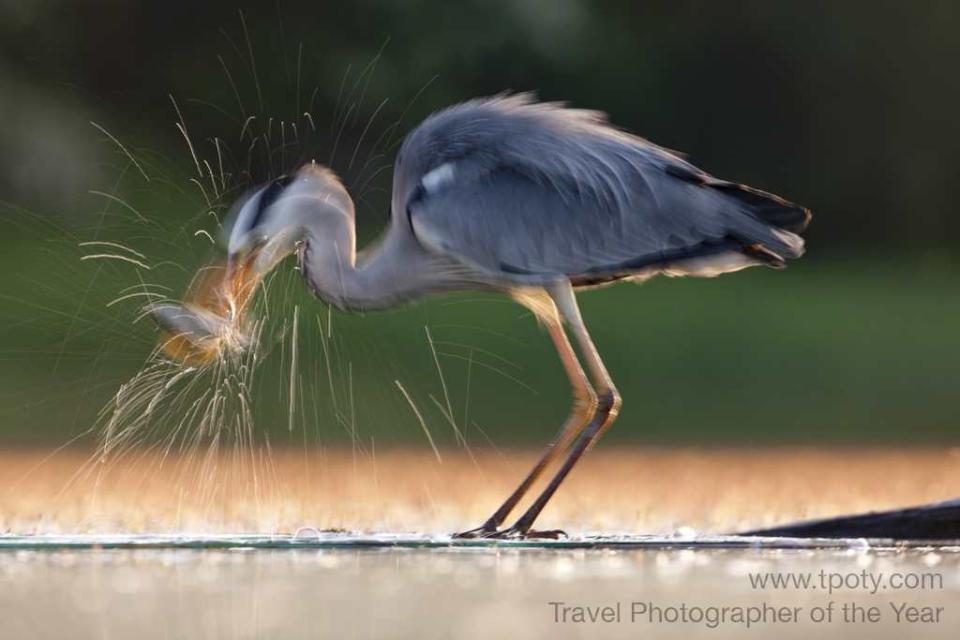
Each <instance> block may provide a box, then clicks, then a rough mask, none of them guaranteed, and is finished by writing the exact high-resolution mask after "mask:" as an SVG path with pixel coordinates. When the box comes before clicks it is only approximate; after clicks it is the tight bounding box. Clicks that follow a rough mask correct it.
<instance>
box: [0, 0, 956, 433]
mask: <svg viewBox="0 0 960 640" xmlns="http://www.w3.org/2000/svg"><path fill="white" fill-rule="evenodd" d="M958 34H960V8H958V6H957V4H956V3H953V2H946V1H944V2H932V1H922V2H916V3H893V2H890V3H888V2H871V3H866V2H845V3H818V2H763V1H760V0H757V1H751V2H737V3H732V2H643V3H640V2H633V1H629V0H620V1H613V0H611V1H606V2H599V1H597V2H589V1H587V0H549V1H548V0H525V1H524V0H520V1H516V2H507V1H488V2H479V1H467V2H455V3H449V2H427V1H413V0H411V1H408V2H396V1H387V0H363V1H358V2H339V3H327V2H318V1H311V2H293V1H292V0H279V1H274V0H268V1H264V2H259V3H245V2H239V3H238V2H221V1H219V0H211V1H209V2H203V3H168V2H130V1H123V0H101V1H93V0H21V1H18V2H14V1H12V0H10V1H4V2H0V200H2V201H3V203H2V204H0V214H2V218H3V221H4V228H3V233H2V234H0V249H2V250H0V265H2V267H3V269H4V273H5V274H6V277H5V278H4V280H3V283H2V285H0V322H2V324H0V441H2V442H3V443H7V444H15V443H48V444H51V445H53V444H59V443H64V442H67V441H68V440H70V439H71V438H73V437H77V436H79V437H80V439H81V441H82V440H83V439H84V438H86V439H90V438H93V437H94V436H93V435H92V434H90V433H89V431H90V429H91V427H92V426H93V425H94V424H95V422H96V419H97V414H98V412H100V411H101V409H102V408H103V407H105V406H106V407H108V409H109V406H110V401H111V398H112V397H113V395H114V394H115V393H116V391H117V389H118V388H119V387H120V385H121V384H123V383H124V382H125V381H126V380H128V379H129V378H130V377H131V376H132V375H134V374H135V373H136V372H137V371H138V370H139V369H140V368H141V367H142V365H143V363H144V361H145V360H146V358H147V357H148V355H149V353H150V350H151V348H152V347H153V345H154V343H155V340H156V332H155V330H154V328H153V327H152V326H151V325H150V322H149V321H148V320H139V321H136V322H135V320H137V317H138V315H139V306H140V305H141V304H142V303H143V302H144V298H142V297H140V298H137V297H134V298H128V299H125V300H121V301H119V302H115V303H114V302H113V301H114V300H116V299H117V298H119V297H121V296H123V295H125V294H126V293H131V292H133V293H136V292H138V291H141V290H142V289H138V288H136V287H137V285H140V286H142V285H143V284H144V283H146V284H150V285H153V284H158V285H162V286H166V287H169V288H170V290H169V294H170V295H171V296H174V297H176V296H178V295H180V294H181V293H182V292H183V290H184V288H185V286H186V284H187V283H188V282H189V280H190V278H191V276H192V274H193V273H194V271H195V270H196V269H197V268H199V267H201V266H203V265H204V264H206V263H208V262H209V261H210V260H212V259H215V257H216V256H217V255H218V253H217V249H216V248H215V247H214V246H213V244H212V243H211V241H210V239H209V238H208V237H207V235H206V234H207V233H208V234H210V236H213V237H216V236H217V233H218V229H217V225H218V220H221V219H222V218H223V217H224V215H225V213H226V211H227V209H228V208H229V205H230V203H231V202H232V201H233V200H234V199H235V198H236V197H238V196H239V195H240V194H241V193H243V191H244V190H245V189H246V188H248V187H249V186H250V185H252V184H256V183H258V182H261V181H263V180H265V179H267V178H269V177H271V176H275V175H278V174H280V173H282V172H284V171H287V170H290V169H291V168H293V167H295V166H296V165H297V164H298V163H300V162H303V161H306V160H310V159H316V160H317V161H319V162H322V163H325V164H330V165H331V166H332V167H333V168H334V169H335V170H336V171H338V172H339V173H340V174H341V175H342V176H343V177H344V180H345V182H346V184H347V185H348V187H349V189H350V190H351V192H352V193H353V195H354V198H355V199H356V200H357V203H358V217H359V220H358V224H359V226H360V232H361V236H362V238H363V239H364V240H366V239H370V238H372V237H374V236H375V234H376V233H377V231H378V230H379V228H380V227H381V226H382V225H383V224H384V222H385V221H386V220H387V217H388V214H389V190H390V182H389V181H390V173H391V172H390V168H389V167H390V161H391V159H392V155H393V153H394V152H395V150H396V144H397V142H398V141H399V140H400V139H401V138H402V135H403V134H404V132H406V131H408V130H409V129H410V128H412V127H413V126H415V124H416V123H417V122H419V121H420V120H421V119H422V118H423V117H424V116H425V115H426V114H428V113H430V112H432V111H434V110H436V109H438V108H442V107H444V106H447V105H449V104H452V103H454V102H458V101H461V100H464V99H467V98H471V97H474V96H478V95H487V94H491V93H496V92H500V91H503V90H508V89H511V90H535V91H537V92H538V94H539V95H540V96H541V97H542V98H544V99H549V100H567V101H570V102H571V103H573V104H574V105H576V106H579V107H587V108H594V109H600V110H603V111H606V112H608V113H609V114H610V117H611V119H612V120H613V122H614V123H616V124H617V125H619V126H621V127H624V128H626V129H628V130H630V131H633V132H636V133H638V134H640V135H643V136H645V137H648V138H650V139H651V140H653V141H655V142H657V143H659V144H661V145H664V146H667V147H669V148H673V149H678V150H681V151H684V152H686V153H688V154H690V156H691V159H692V160H693V161H694V162H695V163H696V164H698V165H700V166H701V167H703V168H704V169H706V170H708V171H710V172H712V173H715V174H717V175H720V176H722V177H725V178H728V179H732V180H738V181H742V182H745V183H747V184H750V185H753V186H756V187H759V188H763V189H767V190H770V191H773V192H775V193H778V194H781V195H783V196H785V197H787V198H789V199H791V200H794V201H796V202H800V203H803V204H805V205H807V206H809V207H810V208H811V209H812V210H813V211H814V215H815V218H814V224H813V225H812V227H811V229H810V232H809V234H808V247H809V252H808V255H807V256H806V257H805V258H804V259H803V260H801V261H799V262H797V263H794V264H792V265H791V266H790V268H789V269H787V270H786V271H783V272H774V271H771V270H764V269H754V270H750V271H747V272H744V273H739V274H733V275H728V276H724V277H722V278H719V279H717V280H666V279H658V280H655V281H652V282H649V283H647V284H645V285H642V286H635V285H622V286H618V287H615V288H612V289H605V290H602V291H596V292H589V293H585V294H583V295H582V296H581V303H582V307H583V312H584V315H585V317H586V320H587V323H588V325H589V326H590V327H591V329H592V332H593V334H594V336H595V340H596V342H597V344H598V346H599V348H600V350H601V352H602V353H603V354H604V356H605V357H606V359H607V361H608V364H609V368H610V370H611V372H612V374H613V376H614V378H615V379H616V380H617V381H618V383H619V386H620V389H621V391H622V393H623V396H624V399H625V404H624V409H623V411H622V414H621V419H620V421H619V423H618V426H617V427H616V428H615V429H613V430H612V431H611V435H610V438H611V440H620V441H642V442H666V443H670V442H683V443H707V444H710V443H736V444H743V443H771V442H773V443H779V442H789V443H811V444H812V443H821V442H902V443H917V442H944V441H950V442H956V441H957V440H958V437H957V433H958V428H957V427H958V424H957V418H956V416H957V402H956V399H957V389H958V388H960V364H958V362H960V358H958V355H960V338H958V335H957V328H958V325H960V296H958V289H960V287H958V285H960V263H958V261H957V259H956V258H957V255H958V254H957V252H958V249H960V216H958V215H957V212H956V209H955V208H956V204H955V203H956V202H957V201H958V195H960V194H958V190H960V180H958V177H960V176H958V175H957V174H958V171H960V169H958V166H960V165H958V163H957V158H958V157H960V135H958V126H960V125H958V119H957V116H956V114H957V113H958V112H960V75H958V74H957V73H956V63H957V61H958V60H960V38H958ZM184 131H186V133H187V134H188V137H189V140H190V146H188V145H187V143H186V139H185V136H184V134H183V132H184ZM91 241H94V242H113V243H119V244H122V245H123V246H125V247H128V248H129V249H132V250H134V251H136V252H137V253H138V254H141V256H142V257H139V256H137V255H136V254H133V253H130V252H129V251H128V250H126V249H116V250H115V248H113V247H111V246H110V245H84V244H83V243H88V242H91ZM99 253H121V254H123V255H126V256H129V257H134V258H136V259H137V260H138V261H140V262H142V263H143V264H144V265H146V266H148V267H150V268H149V269H147V268H144V267H138V266H136V265H134V264H132V263H130V262H125V261H121V260H116V259H109V258H108V259H97V258H87V259H83V258H84V256H90V255H94V254H99ZM292 267H293V264H292V262H289V263H287V264H285V265H284V269H283V270H282V272H281V273H280V274H279V275H278V276H277V278H276V280H275V281H274V282H273V283H272V285H271V287H270V292H269V294H268V296H269V300H268V302H269V304H268V308H269V309H270V314H271V320H270V324H269V327H270V329H269V332H268V336H267V338H265V342H266V343H268V344H267V346H268V347H270V349H268V350H269V351H270V352H269V353H268V354H266V355H265V358H264V361H263V363H262V366H261V368H260V369H259V371H258V373H257V378H256V394H255V398H256V402H255V407H254V411H255V414H256V417H257V430H258V433H260V434H261V435H262V436H264V437H266V436H269V437H270V439H271V442H273V443H277V442H294V443H300V442H304V441H308V440H309V441H310V442H313V441H318V442H321V443H336V442H341V441H348V442H349V441H351V440H352V441H353V442H354V445H355V446H364V447H370V448H375V447H376V446H380V445H381V444H386V445H390V444H400V443H410V444H414V445H418V446H420V445H423V446H426V441H425V437H424V434H423V431H422V429H421V427H420V425H419V423H418V420H417V417H416V416H415V414H414V412H413V410H412V409H411V406H410V404H409V403H408V401H407V399H406V398H404V396H403V395H402V393H401V392H400V391H399V388H398V386H397V385H396V382H395V381H397V380H399V381H401V384H402V385H403V387H404V388H405V389H406V390H407V391H408V392H409V394H410V399H411V401H412V402H413V403H414V404H415V405H416V406H417V408H418V410H419V411H420V413H421V414H422V416H423V418H424V421H425V423H426V425H427V427H428V428H429V429H430V431H431V432H432V434H433V436H434V438H435V439H436V440H437V441H438V444H442V445H453V444H454V443H455V442H456V436H455V433H454V427H453V425H451V422H453V423H454V424H455V425H456V428H457V429H460V430H461V431H463V433H464V434H465V437H466V439H467V441H468V442H469V443H476V444H486V443H488V441H490V442H493V443H496V445H498V446H509V445H510V444H513V443H517V444H531V445H532V444H538V443H541V442H543V441H544V440H545V439H546V438H547V437H549V435H551V434H552V433H553V431H554V430H555V428H556V427H557V425H558V424H559V422H560V421H561V420H562V418H563V416H564V415H565V412H566V409H567V403H568V400H567V390H566V382H565V379H564V376H563V373H562V370H561V368H560V367H559V364H558V363H557V362H556V357H555V355H554V354H553V352H552V349H551V346H550V342H549V340H548V338H547V337H546V335H545V333H544V332H543V331H542V330H540V329H539V328H538V327H537V326H536V323H535V321H534V320H533V318H532V317H530V315H529V314H527V313H525V311H524V310H523V309H522V308H520V307H518V306H516V305H514V304H513V303H510V302H508V301H506V300H503V299H498V298H494V297H489V296H477V295H472V294H467V295H459V296H450V297H444V298H439V299H435V300H431V301H428V302H426V303H421V304H418V305H415V306H411V307H409V308H405V309H400V310H396V311H392V312H387V313H377V314H369V315H364V316H350V315H346V314H341V313H338V312H333V313H332V314H330V315H329V320H328V314H327V309H326V308H325V307H324V306H323V305H322V304H321V303H320V302H318V301H316V300H313V299H311V298H310V297H309V296H308V295H307V294H306V293H305V292H304V290H303V287H301V286H300V285H299V283H298V280H297V277H296V274H295V273H293V271H292ZM131 287H133V288H131ZM111 303H112V304H111ZM108 305H109V306H108ZM294 315H296V316H297V320H298V321H297V327H298V331H297V335H296V338H295V339H294V337H293V334H292V331H293V329H292V327H293V320H292V319H293V317H294ZM328 321H329V322H331V323H332V330H330V335H331V339H330V341H329V343H325V342H324V341H323V340H321V337H322V335H321V331H324V332H326V331H327V330H328V326H327V325H328ZM321 326H322V327H323V328H322V329H321ZM428 333H429V338H428ZM431 340H432V342H433V347H431ZM325 344H326V347H327V350H326V354H327V357H324V356H323V355H322V354H323V353H324V345H325ZM294 345H296V348H297V350H298V356H297V357H298V364H297V369H296V371H295V373H294V375H293V376H292V377H293V378H294V379H295V380H294V386H295V387H296V389H297V391H296V392H295V394H294V398H293V401H292V402H291V399H290V393H291V391H290V389H291V374H290V371H291V366H290V364H291V363H290V360H291V353H292V351H293V349H294ZM434 350H435V351H436V358H435V357H434ZM328 363H329V365H330V366H329V373H328V366H327V365H328ZM438 364H439V369H440V371H438V366H437V365H438ZM441 372H442V379H441ZM447 414H449V415H447ZM451 418H452V420H451ZM161 426H162V425H161ZM84 434H87V435H84ZM357 443H359V445H358V444H357Z"/></svg>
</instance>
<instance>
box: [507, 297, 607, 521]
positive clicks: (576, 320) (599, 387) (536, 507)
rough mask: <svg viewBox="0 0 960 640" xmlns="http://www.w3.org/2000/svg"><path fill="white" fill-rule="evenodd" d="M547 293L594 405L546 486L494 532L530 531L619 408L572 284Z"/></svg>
mask: <svg viewBox="0 0 960 640" xmlns="http://www.w3.org/2000/svg"><path fill="white" fill-rule="evenodd" d="M550 295H551V297H553V299H554V301H555V303H556V306H557V308H558V309H559V311H560V315H561V316H562V317H563V319H564V320H565V321H566V322H567V324H568V325H569V327H570V330H571V331H572V333H573V335H574V338H575V339H576V340H577V344H578V346H579V347H580V353H581V355H582V357H583V359H584V361H585V363H586V365H587V369H588V370H589V371H590V377H591V378H592V380H593V384H594V388H595V389H596V393H597V409H596V412H595V413H594V415H593V419H592V420H591V421H590V423H589V424H588V425H587V426H586V428H585V429H583V431H582V432H581V434H580V437H579V438H578V439H577V442H576V444H574V446H573V448H572V449H571V451H570V453H569V454H568V455H567V459H566V460H565V461H564V463H563V466H562V467H560V470H559V471H557V474H556V475H555V476H554V477H553V479H552V480H551V481H550V484H548V485H547V487H546V489H544V490H543V493H541V494H540V496H539V497H538V498H537V499H536V500H535V501H534V503H533V504H532V505H530V508H529V509H527V511H526V512H525V513H524V514H523V515H522V516H520V519H519V520H517V522H516V523H515V524H514V525H513V526H512V527H510V528H509V529H506V530H504V531H502V532H499V534H498V535H503V536H510V535H520V536H526V535H528V534H529V533H530V527H531V526H532V525H533V522H534V520H536V519H537V516H539V515H540V512H541V511H543V508H544V507H545V506H546V505H547V502H549V501H550V498H552V497H553V494H554V493H556V491H557V489H558V488H559V487H560V484H561V483H562V482H563V480H564V478H566V477H567V474H569V473H570V470H571V469H573V467H574V465H576V464H577V461H578V460H579V459H580V457H581V456H582V455H583V454H584V452H585V451H587V450H588V449H589V448H590V447H591V446H592V445H593V443H594V442H596V440H597V439H598V438H599V437H600V436H601V435H602V434H603V433H604V432H605V431H606V430H607V429H608V428H609V427H610V425H611V424H612V423H613V421H614V420H615V419H616V417H617V413H618V412H619V410H620V394H619V393H618V392H617V389H616V387H615V386H614V384H613V380H612V379H611V378H610V374H609V373H608V372H607V368H606V366H605V365H604V364H603V360H602V359H601V358H600V354H599V352H597V348H596V346H594V344H593V340H592V339H591V338H590V333H589V332H588V331H587V327H586V325H585V324H584V323H583V318H582V317H581V315H580V308H579V307H578V306H577V299H576V296H575V295H574V293H573V287H572V286H571V285H570V283H568V282H566V283H563V284H562V285H557V286H555V287H552V288H551V289H550Z"/></svg>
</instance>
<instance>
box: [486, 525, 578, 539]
mask: <svg viewBox="0 0 960 640" xmlns="http://www.w3.org/2000/svg"><path fill="white" fill-rule="evenodd" d="M481 537H483V538H489V539H492V540H559V539H560V538H566V537H568V536H567V532H566V531H563V530H561V529H550V530H548V531H537V530H534V529H522V528H520V527H517V526H516V525H514V526H512V527H507V528H506V529H501V530H500V531H491V532H490V533H487V534H485V535H483V536H481Z"/></svg>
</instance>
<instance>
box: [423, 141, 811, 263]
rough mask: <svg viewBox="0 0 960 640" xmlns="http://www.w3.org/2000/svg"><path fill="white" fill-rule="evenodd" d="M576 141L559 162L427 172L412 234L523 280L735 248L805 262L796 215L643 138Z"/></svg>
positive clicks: (459, 165)
mask: <svg viewBox="0 0 960 640" xmlns="http://www.w3.org/2000/svg"><path fill="white" fill-rule="evenodd" d="M575 142H576V144H577V146H576V147H575V148H572V149H566V150H563V151H564V153H565V155H563V156H558V157H555V158H552V159H544V158H534V159H533V160H530V159H529V158H527V157H524V156H521V155H520V154H513V155H512V156H511V155H509V154H504V156H503V157H502V158H501V159H499V160H498V161H497V162H496V163H491V162H490V160H489V158H484V159H482V161H475V160H473V159H471V158H463V159H460V160H457V161H455V162H452V163H450V164H448V165H444V166H442V167H440V168H438V169H435V170H434V171H431V172H430V174H428V175H427V176H425V177H424V179H423V184H422V188H421V189H419V190H418V191H417V192H416V194H415V196H414V197H413V198H412V199H411V201H410V202H408V203H407V213H408V216H409V218H410V223H411V225H412V227H413V229H414V232H415V233H416V234H417V237H418V238H420V240H421V241H422V242H423V243H425V244H426V245H428V246H429V247H430V248H432V249H433V250H435V251H439V252H442V253H445V254H447V255H450V256H452V257H455V258H457V259H458V260H461V261H464V262H467V263H469V264H471V265H473V266H475V267H478V268H481V269H483V270H485V271H488V272H498V273H506V274H516V275H518V276H542V277H551V276H567V277H588V276H591V275H603V274H626V273H630V272H634V271H640V270H643V269H645V268H649V267H650V266H651V265H653V266H657V265H659V266H669V265H670V264H671V263H674V262H677V261H681V260H689V259H692V258H697V257H701V256H710V255H716V254H729V252H730V251H731V250H732V251H741V252H744V253H747V254H748V255H753V254H756V255H757V256H758V257H759V259H760V261H770V262H780V263H782V261H783V258H787V257H796V256H797V255H799V254H800V253H802V240H801V239H800V238H799V237H798V236H796V235H794V234H793V233H792V232H791V229H792V228H797V227H798V225H799V226H801V227H802V226H804V225H805V224H806V217H807V216H808V215H809V214H808V213H807V212H806V210H804V209H802V208H801V207H797V206H796V205H792V204H790V203H787V202H784V201H783V200H780V199H779V198H777V197H776V196H772V195H770V194H766V193H763V192H760V191H756V190H753V189H749V188H747V187H743V186H741V185H736V184H733V183H728V182H724V181H720V180H716V179H715V178H712V177H711V176H709V175H707V174H705V173H703V172H702V171H700V170H698V169H697V168H696V167H694V166H693V165H690V164H689V163H687V162H685V161H684V160H682V159H680V158H678V157H676V156H674V155H672V154H670V153H668V152H666V151H664V150H662V149H660V148H659V147H655V146H654V145H651V144H649V143H646V142H644V141H642V140H639V139H636V138H631V137H628V136H615V135H608V136H597V137H595V139H592V140H590V139H588V140H586V141H584V140H582V139H581V140H579V141H575ZM575 153H579V156H575V155H574V154H575ZM778 216H779V217H778ZM800 218H802V219H803V220H802V224H801V223H800V222H798V221H799V220H800ZM751 252H753V253H751Z"/></svg>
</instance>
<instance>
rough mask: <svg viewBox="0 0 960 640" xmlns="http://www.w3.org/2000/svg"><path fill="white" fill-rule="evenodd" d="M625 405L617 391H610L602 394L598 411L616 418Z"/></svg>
mask: <svg viewBox="0 0 960 640" xmlns="http://www.w3.org/2000/svg"><path fill="white" fill-rule="evenodd" d="M622 404H623V401H622V400H621V399H620V394H619V393H618V392H617V390H616V389H609V390H607V391H605V392H603V393H601V394H600V398H599V400H598V404H597V411H599V412H602V413H605V414H607V415H608V416H611V417H615V416H616V415H617V414H618V413H620V405H622Z"/></svg>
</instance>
